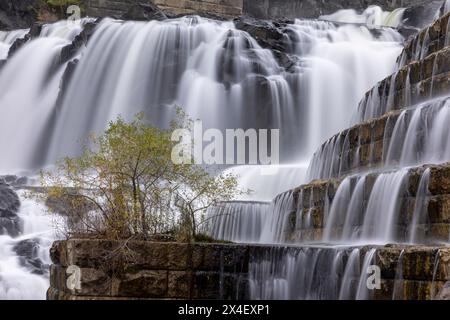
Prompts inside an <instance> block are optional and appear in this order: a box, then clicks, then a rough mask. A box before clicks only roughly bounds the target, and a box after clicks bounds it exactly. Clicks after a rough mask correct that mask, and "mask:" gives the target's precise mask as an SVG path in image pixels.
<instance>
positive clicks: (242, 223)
mask: <svg viewBox="0 0 450 320" xmlns="http://www.w3.org/2000/svg"><path fill="white" fill-rule="evenodd" d="M268 207H269V203H267V202H231V203H222V204H220V205H217V206H215V207H212V208H210V209H209V210H208V212H207V215H206V222H205V226H204V227H203V228H204V230H205V232H206V233H207V234H209V235H210V236H211V237H213V238H214V239H220V240H228V241H233V242H242V243H255V242H259V239H260V237H261V230H262V226H263V224H264V222H265V220H266V219H267V216H268V215H269V211H268Z"/></svg>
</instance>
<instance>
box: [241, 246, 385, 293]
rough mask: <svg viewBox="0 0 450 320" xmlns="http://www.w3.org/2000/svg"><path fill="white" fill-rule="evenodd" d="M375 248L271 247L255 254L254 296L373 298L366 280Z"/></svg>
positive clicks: (251, 288)
mask: <svg viewBox="0 0 450 320" xmlns="http://www.w3.org/2000/svg"><path fill="white" fill-rule="evenodd" d="M375 251H376V249H375V248H372V249H370V250H368V251H367V250H364V248H351V247H329V246H328V247H320V246H317V247H314V246H310V247H308V246H305V247H301V248H297V247H285V248H273V249H268V250H266V251H264V252H262V253H259V254H257V255H254V256H252V257H251V261H250V269H249V272H250V291H251V297H252V298H253V299H257V300H259V299H265V300H268V299H269V300H271V299H272V300H322V299H326V300H330V299H333V300H334V299H350V298H352V299H355V298H356V299H359V300H366V299H369V298H370V293H369V292H368V289H367V287H366V285H365V284H366V281H367V277H368V273H367V268H368V266H369V265H370V264H371V262H372V259H373V256H374V254H375ZM360 261H363V263H362V265H360Z"/></svg>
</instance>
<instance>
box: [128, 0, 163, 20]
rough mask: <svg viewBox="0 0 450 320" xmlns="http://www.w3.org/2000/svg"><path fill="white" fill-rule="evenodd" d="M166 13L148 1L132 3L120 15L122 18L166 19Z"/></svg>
mask: <svg viewBox="0 0 450 320" xmlns="http://www.w3.org/2000/svg"><path fill="white" fill-rule="evenodd" d="M167 18H168V17H167V14H166V13H164V12H163V11H162V10H161V9H160V8H159V7H157V6H156V5H155V4H153V3H152V2H149V3H139V2H138V3H135V4H132V5H131V6H130V7H129V8H128V10H127V12H125V13H124V14H123V15H122V19H124V20H137V21H140V20H143V21H150V20H158V21H162V20H165V19H167Z"/></svg>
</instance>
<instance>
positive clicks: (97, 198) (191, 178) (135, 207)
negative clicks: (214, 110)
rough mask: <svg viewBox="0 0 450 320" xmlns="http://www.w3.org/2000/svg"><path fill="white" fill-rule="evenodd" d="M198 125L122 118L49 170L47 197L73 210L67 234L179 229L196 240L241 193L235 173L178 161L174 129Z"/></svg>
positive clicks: (129, 234) (121, 235) (44, 177)
mask: <svg viewBox="0 0 450 320" xmlns="http://www.w3.org/2000/svg"><path fill="white" fill-rule="evenodd" d="M190 123H191V122H190V121H188V120H187V119H186V117H185V116H184V114H182V113H180V114H179V116H178V117H177V119H176V120H175V121H174V122H173V123H172V125H171V128H170V129H168V130H163V129H159V128H156V127H152V126H148V125H146V124H145V123H144V121H143V115H142V114H140V115H138V116H137V117H136V119H135V120H134V121H133V122H131V123H127V122H125V121H124V120H123V119H120V118H119V119H118V120H117V121H114V122H111V123H110V124H109V127H108V129H107V130H106V132H105V133H104V134H102V135H100V136H94V135H92V136H91V137H90V138H89V141H88V142H89V143H88V145H87V146H86V147H85V149H84V152H83V154H82V155H81V156H80V157H76V158H64V159H62V160H61V161H59V162H58V164H57V166H56V168H55V170H53V171H47V172H43V173H42V179H41V180H42V185H43V186H44V187H45V190H47V196H48V197H51V198H52V199H63V201H64V204H65V206H66V207H68V208H70V209H67V210H66V211H67V212H68V214H69V215H70V216H71V221H72V223H69V224H68V225H67V228H68V230H67V231H66V233H67V235H68V236H69V237H70V236H94V237H103V238H109V239H111V238H112V239H124V238H130V237H139V238H143V239H148V237H149V236H151V235H155V234H161V233H167V232H173V231H174V230H177V231H179V234H181V235H182V237H181V239H182V240H183V241H191V240H192V239H195V237H196V233H197V226H198V224H199V223H200V222H201V217H202V213H204V212H205V211H206V209H207V208H209V207H210V206H212V205H215V204H217V203H219V202H221V201H227V200H231V199H232V198H233V197H234V196H236V195H237V194H239V193H241V192H240V191H239V190H238V188H237V180H236V177H234V176H232V175H223V174H222V175H216V176H214V175H211V174H210V173H208V172H207V171H205V169H204V168H202V167H200V166H197V165H187V164H175V163H174V162H172V161H171V155H172V149H173V147H174V146H175V142H173V141H171V134H172V131H173V130H175V129H180V128H186V127H187V126H189V125H190Z"/></svg>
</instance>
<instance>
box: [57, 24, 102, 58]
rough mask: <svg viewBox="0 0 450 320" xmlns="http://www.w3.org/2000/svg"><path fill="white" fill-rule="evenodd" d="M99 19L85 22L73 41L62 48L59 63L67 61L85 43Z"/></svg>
mask: <svg viewBox="0 0 450 320" xmlns="http://www.w3.org/2000/svg"><path fill="white" fill-rule="evenodd" d="M100 21H101V19H97V20H96V21H94V22H88V23H86V24H85V25H84V27H83V31H82V32H81V33H80V34H79V35H77V36H76V37H75V39H74V40H73V42H72V43H71V44H69V45H67V46H65V47H64V48H62V50H61V56H60V61H59V62H60V63H61V64H62V63H65V62H67V61H69V60H70V59H71V58H72V57H73V56H74V55H75V54H76V53H77V52H78V50H79V49H80V48H81V47H82V46H84V45H86V43H87V42H88V40H89V38H90V37H91V36H92V35H93V34H94V30H95V27H96V26H97V25H98V23H99V22H100Z"/></svg>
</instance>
